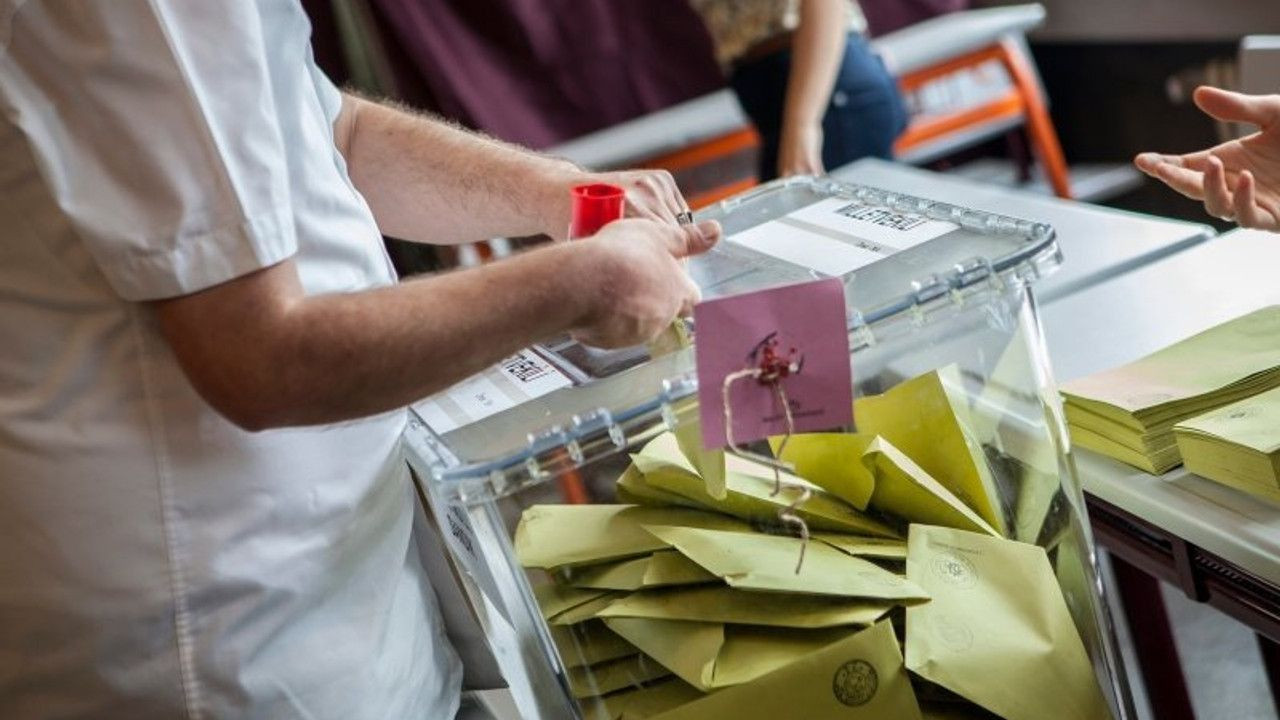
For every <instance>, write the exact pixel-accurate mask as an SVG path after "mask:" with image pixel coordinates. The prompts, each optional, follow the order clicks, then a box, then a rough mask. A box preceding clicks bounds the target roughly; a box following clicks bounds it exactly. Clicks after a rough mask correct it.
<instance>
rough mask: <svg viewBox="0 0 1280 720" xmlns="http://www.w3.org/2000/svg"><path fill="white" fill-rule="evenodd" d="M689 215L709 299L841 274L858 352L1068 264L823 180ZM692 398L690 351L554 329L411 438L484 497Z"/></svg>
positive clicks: (654, 427)
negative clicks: (714, 234) (561, 334)
mask: <svg viewBox="0 0 1280 720" xmlns="http://www.w3.org/2000/svg"><path fill="white" fill-rule="evenodd" d="M697 219H699V220H704V219H715V220H718V221H719V222H720V223H721V224H722V225H723V227H724V231H725V240H724V241H722V242H721V243H720V244H719V245H718V246H717V247H715V248H714V249H712V250H711V251H710V252H708V253H707V254H705V255H703V256H700V257H697V258H695V259H692V260H691V261H689V265H688V269H689V273H690V275H691V276H692V277H693V278H694V280H695V282H697V283H698V285H699V287H700V288H701V289H702V292H703V296H704V298H713V297H721V296H726V295H732V294H736V293H741V292H747V291H752V290H759V289H764V288H768V287H776V286H780V285H786V284H791V283H795V282H800V281H804V280H812V279H817V278H826V277H838V278H840V279H841V281H842V283H843V285H844V290H845V300H846V311H847V312H846V316H847V322H848V332H849V340H850V347H851V349H852V351H853V352H854V353H855V354H856V353H857V352H858V351H859V350H861V349H863V348H866V347H868V346H872V345H876V344H881V345H883V344H884V343H886V342H896V340H895V338H896V337H899V336H902V335H904V334H910V332H911V329H912V328H919V327H920V326H922V325H925V324H931V323H943V322H953V321H954V320H953V318H954V316H955V315H956V313H955V312H954V310H955V308H957V307H965V306H971V305H974V304H981V303H984V302H986V301H987V299H988V298H990V297H993V296H995V295H998V294H1001V293H1005V292H1007V291H1008V290H1009V287H1010V286H1011V285H1017V286H1019V287H1025V286H1027V285H1030V284H1031V283H1033V282H1034V281H1035V280H1036V279H1037V278H1040V277H1042V276H1044V275H1046V274H1048V273H1050V272H1052V271H1053V270H1055V269H1056V268H1057V267H1058V266H1059V265H1060V264H1061V262H1062V254H1061V251H1060V249H1059V247H1058V244H1057V242H1056V240H1055V237H1054V231H1053V228H1052V227H1050V226H1049V225H1047V224H1045V223H1039V222H1035V221H1033V220H1028V219H1017V218H1012V217H1006V216H1002V215H996V214H992V213H988V212H982V211H978V210H973V209H969V208H964V207H960V206H957V205H952V204H950V203H947V202H944V201H942V200H939V199H927V198H920V197H913V196H911V195H905V194H902V193H896V192H889V191H885V190H880V189H877V188H874V187H868V186H861V185H857V184H852V183H848V182H840V181H835V180H830V179H826V178H812V177H794V178H787V179H783V180H778V181H775V182H772V183H769V184H766V185H762V186H760V187H758V188H755V189H753V190H751V191H748V192H746V193H743V194H741V195H738V196H735V197H732V198H729V199H726V200H723V201H721V202H719V203H717V204H716V205H714V206H711V207H708V208H705V209H703V210H702V211H700V212H699V213H697ZM581 242H590V239H587V240H583V241H581ZM686 322H688V321H686ZM690 325H691V323H690ZM691 330H692V331H693V334H694V336H695V344H696V328H691ZM696 392H697V379H696V377H695V374H694V353H693V350H692V349H685V350H680V351H677V352H674V353H670V354H667V355H663V356H660V357H657V358H651V357H649V356H648V353H647V352H646V351H645V349H644V348H629V349H624V350H615V351H601V350H598V349H595V348H589V347H585V346H582V345H580V344H578V343H576V342H574V341H573V340H572V339H570V338H567V337H566V338H559V339H552V340H549V341H547V342H545V343H541V344H539V345H535V346H533V347H531V348H527V349H525V350H523V351H521V352H520V353H518V354H516V355H513V356H512V357H510V358H508V359H506V360H505V361H503V363H500V364H499V365H497V366H495V367H493V368H491V369H489V370H488V371H486V372H485V373H481V374H479V375H477V376H475V377H473V378H470V379H468V380H466V381H464V382H462V383H459V384H458V385H457V386H455V387H454V388H451V389H450V390H448V391H446V392H444V393H441V394H439V395H437V396H434V397H432V398H429V399H427V400H425V401H423V402H420V403H415V404H414V405H413V406H412V408H411V414H410V423H409V429H408V431H407V433H406V442H407V443H408V445H409V449H410V452H411V457H412V459H413V460H414V461H415V462H414V465H415V468H416V469H418V471H419V473H420V474H423V473H424V472H425V474H427V475H428V477H427V478H425V480H427V481H428V482H431V483H433V484H434V489H435V490H436V491H437V492H439V493H442V494H443V495H444V496H445V497H448V498H451V499H455V500H458V501H461V502H471V501H482V500H485V499H489V498H493V497H497V496H503V495H507V494H510V493H513V492H516V491H518V490H519V489H521V488H522V487H526V486H528V485H530V484H533V483H542V482H545V481H547V480H548V479H552V478H555V477H557V476H559V475H561V474H563V473H565V472H568V471H572V470H573V469H574V468H577V467H580V466H582V465H584V464H587V463H591V462H595V461H598V460H600V459H602V458H606V457H609V456H611V455H616V454H618V453H621V452H626V451H627V450H628V449H629V448H634V447H636V446H637V444H638V443H642V442H644V441H645V440H647V439H649V438H651V437H653V436H654V435H656V434H657V433H659V432H661V431H662V430H663V429H665V428H668V427H672V426H674V424H675V407H676V405H677V404H678V403H682V402H687V401H688V399H689V398H691V397H692V396H694V395H695V394H696Z"/></svg>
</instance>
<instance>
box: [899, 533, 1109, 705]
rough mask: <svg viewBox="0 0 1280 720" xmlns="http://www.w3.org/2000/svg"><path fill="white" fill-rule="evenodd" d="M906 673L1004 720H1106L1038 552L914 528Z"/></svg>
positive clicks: (1094, 682)
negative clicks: (920, 595)
mask: <svg viewBox="0 0 1280 720" xmlns="http://www.w3.org/2000/svg"><path fill="white" fill-rule="evenodd" d="M908 548H909V550H908V556H907V577H908V578H909V579H910V580H911V581H913V582H915V583H917V584H919V585H920V586H921V587H923V588H924V589H925V590H928V591H929V593H930V595H931V596H932V600H930V602H928V603H926V604H923V605H917V606H914V607H911V608H909V609H908V610H907V633H906V634H907V637H906V666H907V668H908V669H910V670H911V671H912V672H913V673H915V674H916V675H918V676H919V677H920V678H922V679H924V680H928V681H930V682H933V683H937V684H938V685H941V686H942V687H944V688H947V689H948V690H950V691H952V692H954V693H955V694H956V695H958V696H960V697H963V698H965V699H966V700H969V701H970V702H972V703H974V704H976V705H979V706H981V707H983V708H985V709H987V710H989V711H991V712H993V713H995V714H996V715H998V716H1000V717H1001V718H1004V719H1005V720H1043V718H1045V717H1048V716H1050V714H1047V713H1048V712H1049V711H1048V709H1047V704H1048V703H1051V706H1048V707H1052V711H1051V716H1052V717H1053V718H1055V720H1094V719H1096V718H1107V717H1110V714H1109V710H1108V709H1107V705H1106V701H1105V700H1104V698H1103V696H1102V691H1101V689H1100V687H1099V686H1098V681H1097V678H1096V677H1095V676H1094V672H1093V665H1092V664H1091V662H1090V660H1089V654H1088V652H1087V651H1086V650H1085V647H1084V643H1083V642H1082V641H1081V639H1080V636H1079V634H1078V633H1077V632H1076V627H1075V625H1074V624H1073V622H1072V620H1071V613H1070V611H1069V610H1068V609H1067V604H1066V601H1065V600H1064V599H1063V597H1062V593H1061V591H1060V590H1059V586H1058V583H1057V582H1056V580H1055V578H1054V573H1053V568H1052V567H1051V566H1050V565H1049V560H1048V558H1047V557H1046V555H1045V551H1044V549H1043V548H1041V547H1039V546H1036V545H1028V544H1026V543H1020V542H1016V541H1012V540H1004V539H1001V538H996V537H991V536H990V535H986V534H980V533H971V532H965V531H962V530H954V529H951V528H939V527H930V526H925V525H914V526H912V528H911V535H910V537H909V539H908Z"/></svg>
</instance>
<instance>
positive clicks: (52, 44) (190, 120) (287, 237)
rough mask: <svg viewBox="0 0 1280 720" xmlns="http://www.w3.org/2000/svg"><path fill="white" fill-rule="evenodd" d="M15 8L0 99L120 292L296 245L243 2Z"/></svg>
mask: <svg viewBox="0 0 1280 720" xmlns="http://www.w3.org/2000/svg"><path fill="white" fill-rule="evenodd" d="M17 8H18V9H17V10H16V11H14V12H13V15H12V17H11V18H9V25H10V27H9V33H8V40H7V45H6V46H2V47H0V106H3V110H4V112H6V113H7V114H8V116H9V118H10V120H11V121H12V122H13V123H14V124H15V125H16V126H17V127H19V128H20V129H21V131H22V133H23V134H24V135H25V137H26V140H27V144H28V146H29V149H30V151H31V152H32V153H33V155H34V157H35V159H36V162H37V164H38V166H39V167H40V169H41V173H42V175H43V176H44V181H45V184H46V185H47V187H48V189H49V192H50V193H52V194H53V196H54V198H55V199H56V201H57V202H58V204H59V206H60V207H61V208H62V210H63V212H64V213H65V214H66V216H67V217H68V218H69V220H70V222H71V223H72V224H73V226H74V227H75V229H76V231H77V233H78V234H79V236H80V237H81V239H82V240H83V242H84V243H85V244H86V246H87V247H88V250H89V252H90V253H91V254H92V256H93V258H94V260H95V261H96V263H97V265H98V267H99V268H100V270H101V272H102V273H103V274H104V275H105V277H106V279H107V281H108V282H109V283H110V284H111V286H112V288H113V289H114V290H115V291H116V292H117V293H118V294H119V295H120V296H121V297H123V298H126V299H128V300H135V301H141V300H152V299H159V298H166V297H173V296H178V295H185V294H189V293H192V292H196V291H199V290H202V289H204V288H207V287H210V286H213V285H217V284H219V283H222V282H225V281H227V280H230V279H232V278H235V277H238V276H240V275H244V274H246V273H249V272H252V271H254V270H257V269H260V268H263V267H267V266H269V265H273V264H275V263H277V262H280V261H281V260H283V259H285V258H287V257H289V256H290V255H292V254H293V253H294V252H295V251H296V249H297V239H296V236H295V232H294V227H293V214H292V212H291V208H290V197H289V180H288V164H287V162H286V155H285V152H284V145H283V143H284V140H283V139H282V137H281V132H280V124H279V121H278V119H277V108H276V106H275V99H274V97H275V95H274V93H273V92H272V73H271V68H270V67H269V62H268V55H267V50H266V48H265V47H264V43H263V32H262V23H263V22H264V21H267V20H269V18H267V19H264V18H263V17H262V14H261V12H260V11H259V10H258V8H257V6H256V4H255V3H251V2H247V1H244V0H218V1H217V2H181V1H179V0H150V1H149V2H148V1H143V0H90V1H88V2H79V3H64V2H52V1H48V2H46V1H44V0H28V2H26V3H20V4H18V5H17ZM262 12H266V11H262ZM302 25H303V27H301V28H299V31H300V32H304V33H305V32H306V27H305V22H303V23H302ZM3 41H4V39H3V38H0V42H3ZM299 60H300V61H301V58H299Z"/></svg>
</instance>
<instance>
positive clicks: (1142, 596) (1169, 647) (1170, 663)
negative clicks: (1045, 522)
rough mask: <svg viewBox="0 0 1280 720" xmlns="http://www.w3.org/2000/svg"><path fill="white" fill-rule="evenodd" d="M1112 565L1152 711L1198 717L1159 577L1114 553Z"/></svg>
mask: <svg viewBox="0 0 1280 720" xmlns="http://www.w3.org/2000/svg"><path fill="white" fill-rule="evenodd" d="M1111 567H1112V569H1113V570H1114V572H1115V578H1116V587H1117V590H1118V591H1119V593H1118V594H1119V599H1120V606H1121V609H1122V610H1123V611H1124V616H1125V620H1126V621H1127V622H1128V624H1129V635H1130V636H1132V638H1133V645H1134V649H1135V650H1136V651H1137V656H1138V658H1137V660H1138V669H1139V670H1140V671H1141V672H1142V682H1143V683H1144V684H1145V686H1146V688H1147V698H1148V700H1149V701H1150V703H1151V713H1152V715H1153V716H1154V717H1157V718H1160V720H1195V716H1196V715H1195V711H1194V710H1193V709H1192V707H1191V694H1190V693H1189V692H1188V691H1187V682H1186V679H1185V678H1184V677H1183V675H1182V663H1181V661H1179V659H1178V648H1177V646H1176V645H1175V644H1174V640H1173V630H1172V628H1171V627H1170V626H1169V614H1168V612H1167V611H1166V609H1165V606H1164V597H1163V596H1162V595H1161V594H1160V581H1159V580H1157V579H1156V578H1154V577H1151V576H1150V575H1147V574H1146V573H1144V572H1142V571H1141V570H1139V569H1138V568H1136V567H1134V566H1133V565H1130V564H1129V563H1128V562H1125V561H1124V560H1123V559H1122V558H1120V557H1118V556H1116V555H1115V554H1112V555H1111Z"/></svg>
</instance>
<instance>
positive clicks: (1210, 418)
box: [1173, 389, 1280, 500]
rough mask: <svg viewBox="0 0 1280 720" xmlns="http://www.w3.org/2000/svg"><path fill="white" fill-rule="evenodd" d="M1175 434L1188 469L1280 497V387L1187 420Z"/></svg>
mask: <svg viewBox="0 0 1280 720" xmlns="http://www.w3.org/2000/svg"><path fill="white" fill-rule="evenodd" d="M1173 434H1174V437H1175V438H1177V442H1178V452H1179V453H1180V454H1181V455H1182V460H1183V462H1184V463H1186V466H1187V470H1190V471H1191V472H1193V473H1195V474H1197V475H1200V476H1201V477H1205V478H1208V479H1210V480H1213V481H1215V482H1218V483H1221V484H1223V485H1228V486H1230V487H1234V488H1236V489H1237V490H1243V491H1245V492H1248V493H1252V494H1254V495H1258V496H1260V497H1265V498H1268V499H1271V500H1280V389H1276V390H1269V391H1267V392H1264V393H1261V394H1259V395H1256V396H1254V397H1251V398H1246V399H1244V400H1241V401H1239V402H1236V403H1232V404H1230V405H1227V406H1225V407H1222V408H1219V409H1217V410H1214V411H1212V412H1208V413H1205V414H1203V415H1199V416H1196V417H1194V418H1191V419H1190V420H1184V421H1182V422H1180V423H1178V424H1177V425H1174V426H1173Z"/></svg>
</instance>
